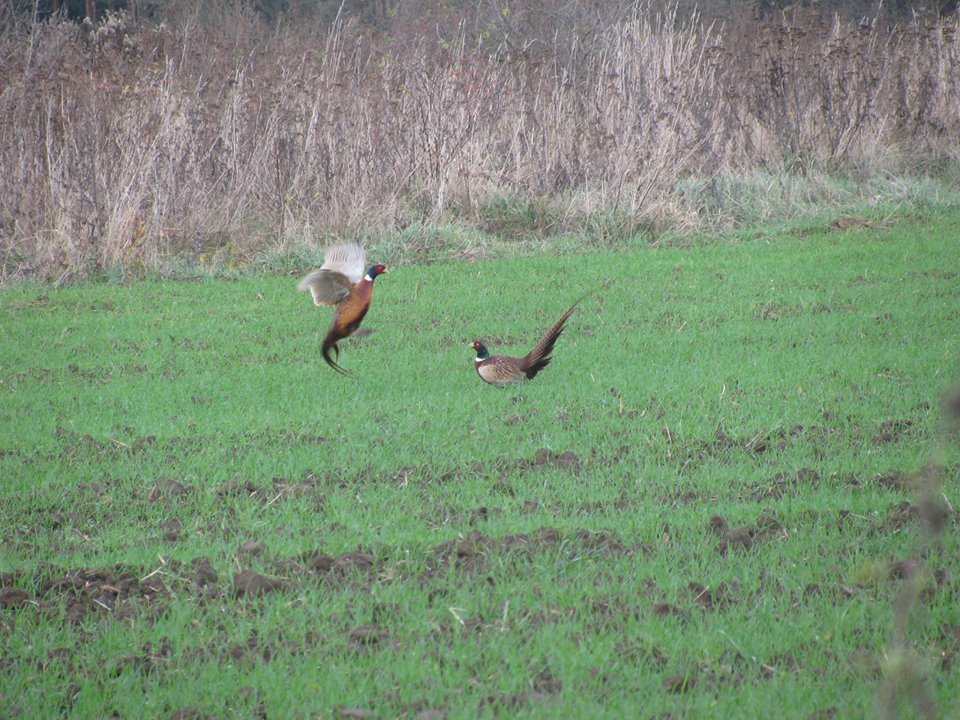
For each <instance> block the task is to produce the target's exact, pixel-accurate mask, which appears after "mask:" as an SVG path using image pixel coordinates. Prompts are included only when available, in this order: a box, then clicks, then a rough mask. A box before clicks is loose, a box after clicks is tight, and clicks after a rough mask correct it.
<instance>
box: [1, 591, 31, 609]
mask: <svg viewBox="0 0 960 720" xmlns="http://www.w3.org/2000/svg"><path fill="white" fill-rule="evenodd" d="M32 602H35V600H34V599H33V596H32V595H31V594H30V593H28V592H27V591H26V590H22V589H20V588H16V587H4V588H0V607H3V608H15V607H22V606H24V605H28V604H30V603H32Z"/></svg>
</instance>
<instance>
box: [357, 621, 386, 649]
mask: <svg viewBox="0 0 960 720" xmlns="http://www.w3.org/2000/svg"><path fill="white" fill-rule="evenodd" d="M389 637H390V634H389V633H388V632H387V631H386V630H384V629H383V628H380V627H377V626H376V625H360V626H359V627H355V628H353V629H352V630H350V632H348V633H347V640H348V641H349V643H350V645H351V646H352V647H354V648H369V647H374V646H382V645H384V644H385V643H386V642H387V640H388V639H389Z"/></svg>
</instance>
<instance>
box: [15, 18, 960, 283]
mask: <svg viewBox="0 0 960 720" xmlns="http://www.w3.org/2000/svg"><path fill="white" fill-rule="evenodd" d="M421 5H423V3H421ZM426 5H429V3H427V4H426ZM601 5H602V4H601ZM545 6H549V7H550V8H551V11H550V13H548V14H547V15H545V16H544V17H545V18H547V19H548V20H549V22H547V21H544V22H543V23H540V24H537V23H535V22H534V21H533V20H534V16H533V15H531V14H530V13H526V14H523V13H520V12H519V11H518V12H517V13H516V14H514V15H513V16H504V15H503V14H502V13H501V14H500V15H497V14H496V13H494V12H492V8H493V5H490V6H489V7H487V5H483V6H482V7H483V8H486V10H489V11H490V12H488V13H487V14H486V15H482V14H479V15H476V16H474V17H471V18H467V17H465V16H463V17H461V16H451V15H444V16H443V18H442V22H441V21H440V20H437V22H434V23H433V24H431V25H426V24H423V22H422V20H421V18H422V17H424V16H423V15H420V16H418V17H416V18H414V17H413V16H412V15H410V14H409V13H408V14H402V13H401V15H399V16H398V18H397V19H396V20H395V24H394V25H393V26H392V27H387V28H386V29H384V27H383V25H382V23H381V25H378V26H376V27H375V28H373V29H370V28H366V27H361V26H359V25H357V24H356V23H354V22H353V21H348V20H346V19H344V18H340V19H338V20H337V21H336V22H334V23H333V24H332V25H329V26H324V27H323V28H322V29H321V28H318V27H317V26H316V25H310V24H309V23H305V22H301V23H296V22H289V21H288V22H278V23H277V24H274V25H268V24H266V23H265V22H264V20H263V18H262V17H261V16H259V15H258V14H257V13H255V12H254V11H252V10H251V9H250V8H249V6H247V5H244V4H233V3H231V4H225V3H205V4H201V5H196V6H192V5H191V4H189V3H187V4H182V7H181V10H180V11H179V12H177V13H175V14H172V15H171V17H170V18H169V19H168V21H167V22H166V23H165V24H159V25H148V24H143V25H140V24H135V23H134V22H133V21H131V20H130V18H129V16H127V15H124V14H114V15H108V16H107V17H106V18H104V19H103V20H102V21H100V22H99V23H97V24H92V23H89V22H87V23H84V24H75V23H70V22H64V21H59V20H56V19H54V20H49V21H45V22H34V23H32V24H29V25H28V26H26V27H25V29H23V30H22V31H10V32H7V33H6V34H5V35H4V36H3V37H0V88H2V92H0V117H2V118H3V123H2V124H0V163H2V165H0V166H2V167H3V168H4V172H3V174H2V175H0V260H2V276H3V277H5V278H8V277H17V276H28V275H32V276H39V277H52V278H65V277H71V276H73V275H75V274H82V273H84V272H87V271H90V270H93V269H96V268H103V267H107V266H111V265H118V264H119V265H122V266H124V267H127V268H132V269H136V268H138V267H152V266H156V265H157V264H158V263H160V262H162V260H163V259H164V258H167V257H169V256H171V255H180V256H184V255H185V256H187V257H188V258H192V259H194V260H196V259H198V258H200V257H201V256H204V257H205V256H207V255H209V254H216V253H218V252H227V253H229V254H230V255H231V256H233V257H235V258H238V259H240V260H242V259H243V258H244V257H249V256H250V255H252V254H254V253H256V252H258V251H259V250H262V249H264V248H276V247H278V246H281V247H282V246H283V244H284V243H287V242H288V241H291V240H295V239H297V238H302V237H303V236H305V235H308V234H309V235H323V234H326V233H348V232H352V231H355V230H357V229H358V228H372V229H382V230H390V229H394V228H402V227H406V226H408V225H411V224H422V223H431V222H435V221H437V220H441V219H444V218H449V217H457V218H459V221H460V222H467V223H470V222H476V223H477V224H478V225H481V226H483V225H484V223H485V222H486V220H485V219H484V218H485V217H486V216H487V215H488V214H489V213H488V211H487V208H489V207H491V203H492V202H494V201H496V199H498V198H521V199H525V200H526V201H537V202H540V203H551V204H553V205H554V206H557V207H559V208H560V210H561V211H560V212H559V213H556V218H557V219H556V221H555V222H554V221H552V224H551V225H550V229H551V230H563V229H565V228H564V225H565V224H567V225H570V224H575V223H576V222H579V221H581V220H582V218H583V217H586V216H590V215H591V214H596V213H607V214H609V215H610V216H612V217H617V218H621V219H622V221H623V229H624V232H629V231H630V229H631V228H633V227H635V226H636V225H637V224H638V223H642V222H653V223H658V224H660V225H663V226H678V225H682V224H683V223H685V222H687V221H688V220H689V216H690V214H691V213H693V214H694V215H695V214H696V213H697V212H698V208H697V207H696V202H694V203H693V204H691V202H690V201H689V199H688V198H685V197H684V193H683V189H682V187H681V185H682V181H683V179H684V178H688V177H706V178H710V177H716V176H718V175H720V174H724V173H741V174H749V173H751V172H756V171H758V170H764V171H765V172H767V173H769V174H770V175H771V176H778V175H783V174H784V173H791V172H813V171H829V172H849V173H854V174H860V175H863V174H869V173H870V172H871V168H872V167H873V166H874V165H876V164H878V163H880V162H881V161H885V158H889V157H890V156H891V155H898V156H903V157H916V158H924V157H933V156H939V157H947V158H950V157H952V158H954V159H955V160H957V159H960V150H958V147H960V144H958V141H957V138H958V137H960V115H958V113H957V112H956V108H957V107H958V105H960V40H958V34H957V31H956V22H955V21H954V20H952V19H949V18H941V19H936V20H933V21H929V22H921V21H919V20H918V21H916V22H915V23H914V24H913V25H911V26H910V27H901V28H894V29H882V28H881V26H880V24H879V23H875V22H872V21H870V20H869V19H868V20H867V21H865V22H864V23H861V24H852V23H849V22H847V21H845V20H841V19H839V18H834V19H832V20H829V21H828V20H823V19H822V18H820V17H819V16H818V15H813V14H811V15H805V14H804V13H803V11H802V10H796V11H794V12H792V13H790V14H781V15H779V16H777V18H776V19H774V20H762V21H761V20H756V19H750V20H749V22H747V21H744V22H731V23H728V24H726V25H710V24H707V23H704V22H702V21H701V20H700V19H699V18H698V17H697V16H695V15H692V16H691V15H687V16H685V17H680V16H679V15H678V13H677V9H676V6H673V8H672V9H667V10H662V11H661V10H657V9H656V8H655V7H653V6H652V5H648V4H641V5H640V6H638V7H636V8H635V9H634V10H633V11H632V12H631V13H630V14H628V15H623V14H622V13H621V14H619V15H612V14H609V13H608V14H607V15H599V14H594V15H590V13H591V12H592V10H591V8H594V6H596V7H600V6H599V5H596V3H589V2H586V0H584V1H583V2H575V3H562V2H546V3H545ZM178 7H180V6H178ZM431 7H432V6H431ZM478 7H480V6H478ZM564 12H567V13H568V14H569V15H566V16H565V15H564ZM570 13H572V14H570ZM591 17H592V18H594V20H595V21H594V22H588V20H589V19H590V18H591ZM381 20H382V21H383V22H386V20H384V19H381ZM565 20H569V22H567V23H565V22H564V21H565ZM600 20H603V22H601V21H600ZM418 23H420V24H418ZM551 23H552V24H551ZM551 32H552V35H551V34H550V33H551Z"/></svg>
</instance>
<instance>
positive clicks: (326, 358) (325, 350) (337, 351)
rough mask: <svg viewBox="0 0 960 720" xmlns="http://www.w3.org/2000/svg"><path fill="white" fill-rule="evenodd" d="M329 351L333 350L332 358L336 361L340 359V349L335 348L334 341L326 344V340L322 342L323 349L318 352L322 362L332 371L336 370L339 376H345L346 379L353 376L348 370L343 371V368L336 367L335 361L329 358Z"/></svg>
mask: <svg viewBox="0 0 960 720" xmlns="http://www.w3.org/2000/svg"><path fill="white" fill-rule="evenodd" d="M331 350H333V354H334V357H335V358H336V359H337V360H339V359H340V348H339V347H337V343H336V341H334V342H328V341H327V340H324V341H323V347H322V348H321V351H320V352H321V354H322V355H323V361H324V362H325V363H326V364H327V365H329V366H330V367H332V368H333V369H334V370H336V371H337V372H338V373H340V374H341V375H346V376H347V377H352V376H353V373H351V372H350V371H349V370H345V369H344V368H342V367H340V366H339V365H337V360H335V359H334V358H333V357H330V351H331Z"/></svg>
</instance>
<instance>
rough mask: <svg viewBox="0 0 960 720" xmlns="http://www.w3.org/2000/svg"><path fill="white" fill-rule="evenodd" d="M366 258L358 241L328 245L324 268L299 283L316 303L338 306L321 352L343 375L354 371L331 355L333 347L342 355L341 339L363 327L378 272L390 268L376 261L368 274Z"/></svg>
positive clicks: (325, 360)
mask: <svg viewBox="0 0 960 720" xmlns="http://www.w3.org/2000/svg"><path fill="white" fill-rule="evenodd" d="M366 261H367V258H366V253H365V252H364V250H363V248H362V247H360V246H359V245H357V244H356V243H348V244H345V245H336V246H334V247H331V248H327V251H326V252H325V253H324V255H323V265H321V266H320V269H319V270H314V271H313V272H312V273H310V274H309V275H307V276H306V277H305V278H304V279H303V280H301V281H300V283H299V284H298V285H297V289H298V290H309V291H310V294H311V295H313V302H314V304H315V305H333V306H334V307H336V312H334V314H333V322H332V323H330V329H329V330H328V331H327V336H326V337H325V338H324V339H323V345H322V346H321V353H322V355H323V360H324V362H326V363H327V365H329V366H330V367H332V368H333V369H334V370H336V371H337V372H338V373H341V374H342V375H348V376H349V375H350V372H349V371H347V370H344V369H343V368H342V367H340V366H339V365H338V364H337V362H336V360H334V358H332V357H330V351H331V350H333V353H334V357H335V358H336V359H337V360H339V359H340V348H339V347H337V343H338V342H340V341H341V340H343V339H344V338H346V337H349V336H350V335H352V334H353V333H354V332H356V331H357V328H359V327H360V322H361V321H362V320H363V317H364V315H366V314H367V310H369V309H370V300H371V298H372V295H373V281H374V280H375V279H376V277H377V275H381V274H382V273H385V272H386V271H387V269H386V268H385V267H384V266H383V265H372V266H370V267H369V268H368V269H367V272H366V274H364V273H363V268H364V266H365V265H366Z"/></svg>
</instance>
